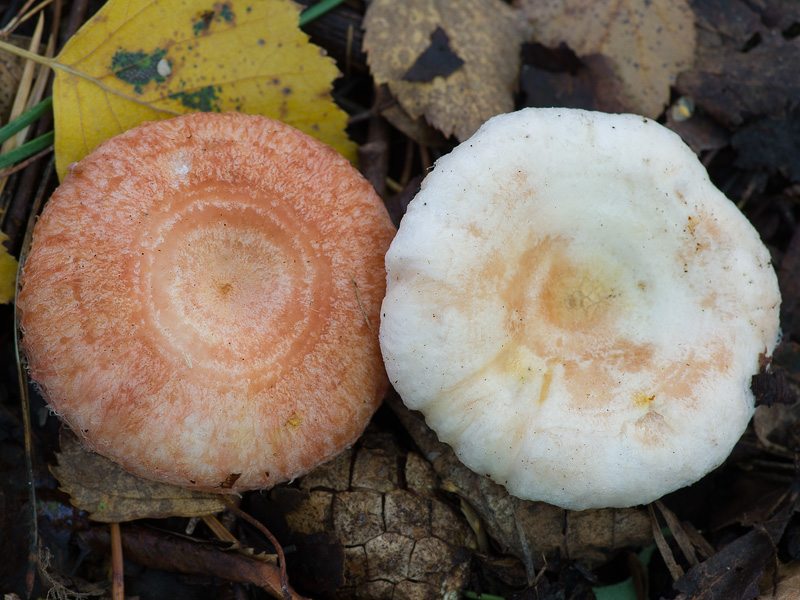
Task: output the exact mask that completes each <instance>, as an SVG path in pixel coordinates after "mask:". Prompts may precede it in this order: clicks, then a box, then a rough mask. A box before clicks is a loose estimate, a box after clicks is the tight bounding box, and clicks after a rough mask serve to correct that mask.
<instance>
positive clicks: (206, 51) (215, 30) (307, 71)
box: [53, 0, 355, 179]
mask: <svg viewBox="0 0 800 600" xmlns="http://www.w3.org/2000/svg"><path fill="white" fill-rule="evenodd" d="M298 18H299V10H298V8H297V6H296V5H295V4H294V3H293V2H290V1H289V0H264V1H260V2H250V3H248V2H243V1H241V0H227V1H225V2H212V1H211V0H202V1H199V2H183V1H182V0H147V1H143V2H137V3H135V4H133V5H132V4H131V3H130V2H129V1H128V0H111V1H110V2H108V3H107V4H105V5H104V6H103V8H101V9H100V11H98V13H97V14H96V15H95V16H94V17H93V18H92V19H91V20H89V21H88V22H87V23H86V24H85V25H84V26H83V27H82V28H81V29H80V31H78V33H77V34H75V35H74V36H73V37H72V38H71V39H70V40H69V42H68V43H67V44H66V45H65V47H64V50H63V51H62V52H61V54H59V56H58V62H59V63H61V64H62V65H64V66H66V67H68V68H69V69H71V71H69V72H67V71H64V70H63V69H57V71H56V80H55V84H54V86H53V97H54V109H53V110H54V116H55V123H56V127H55V129H56V144H55V150H56V166H57V170H58V174H59V177H60V178H62V179H63V177H64V174H65V173H66V169H67V166H68V165H69V164H70V163H73V162H76V161H78V160H80V159H81V158H83V157H84V156H85V155H86V154H87V153H88V152H90V151H91V150H92V149H93V148H94V147H95V146H96V145H97V144H99V143H100V142H102V141H103V140H106V139H108V138H110V137H112V136H114V135H117V134H119V133H122V132H123V131H126V130H128V129H131V128H132V127H135V126H137V125H139V124H141V123H142V122H144V121H154V120H157V119H162V118H165V117H170V116H174V115H178V114H184V113H189V112H196V111H215V112H224V111H231V110H235V111H238V112H244V113H250V114H261V115H265V116H268V117H271V118H274V119H278V120H280V121H283V122H285V123H288V124H290V125H293V126H295V127H297V128H298V129H300V130H302V131H305V132H306V133H308V134H310V135H313V136H314V137H316V138H317V139H319V140H321V141H323V142H325V143H327V144H329V145H331V146H333V147H334V148H336V149H337V150H338V151H339V152H341V153H342V154H343V155H345V156H346V157H347V158H348V159H351V160H352V159H353V158H354V157H355V145H354V144H353V143H352V142H351V141H350V140H349V139H348V138H347V135H346V133H345V131H344V128H345V125H346V119H347V115H346V114H345V113H344V112H343V111H341V110H340V109H339V108H338V107H337V106H336V105H335V104H334V103H333V101H332V99H331V97H330V93H329V92H330V89H331V81H332V80H333V79H334V78H336V77H337V76H338V71H337V69H336V66H335V64H334V62H333V60H332V59H330V58H328V57H326V56H324V55H323V52H322V51H321V50H320V49H319V48H318V47H316V46H314V45H312V44H309V43H308V37H307V36H306V34H305V33H303V32H302V31H301V30H300V29H299V28H298V25H297V24H298ZM79 74H83V75H88V76H89V77H90V78H93V80H89V79H86V78H85V77H83V76H80V75H79Z"/></svg>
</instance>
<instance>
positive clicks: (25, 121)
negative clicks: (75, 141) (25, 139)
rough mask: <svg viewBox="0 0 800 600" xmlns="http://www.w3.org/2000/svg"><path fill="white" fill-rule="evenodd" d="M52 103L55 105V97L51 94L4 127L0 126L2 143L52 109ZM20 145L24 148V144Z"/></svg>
mask: <svg viewBox="0 0 800 600" xmlns="http://www.w3.org/2000/svg"><path fill="white" fill-rule="evenodd" d="M52 105H53V97H52V96H50V97H48V98H45V99H44V100H42V101H41V102H39V104H37V105H36V106H34V107H33V108H32V109H30V110H29V111H28V112H26V113H24V114H22V115H20V116H19V117H17V118H16V119H14V120H13V121H11V122H10V123H6V124H5V125H3V126H2V127H0V144H2V143H3V142H5V141H6V140H7V139H8V138H10V137H11V136H12V135H14V134H16V133H18V132H20V131H22V130H23V129H25V128H26V127H27V126H28V125H30V124H31V123H33V122H35V121H36V120H37V119H38V118H39V117H41V116H42V115H43V114H44V113H45V112H47V111H48V110H50V107H51V106H52ZM20 147H21V148H22V147H23V146H20Z"/></svg>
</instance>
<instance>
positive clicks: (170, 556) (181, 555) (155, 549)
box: [79, 525, 304, 600]
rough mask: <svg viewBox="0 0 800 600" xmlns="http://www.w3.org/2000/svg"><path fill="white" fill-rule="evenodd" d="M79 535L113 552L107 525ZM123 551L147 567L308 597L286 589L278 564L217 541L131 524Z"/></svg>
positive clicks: (126, 529)
mask: <svg viewBox="0 0 800 600" xmlns="http://www.w3.org/2000/svg"><path fill="white" fill-rule="evenodd" d="M79 535H80V538H81V540H82V542H83V543H84V544H85V545H87V546H89V547H99V548H101V549H102V551H103V552H106V553H108V552H109V548H110V545H111V540H110V537H109V535H108V533H107V532H106V530H105V529H99V528H92V529H89V530H87V531H82V532H81V533H80V534H79ZM122 551H123V554H124V556H125V559H126V560H127V561H131V562H134V563H137V564H140V565H144V566H147V567H153V568H156V569H162V570H164V571H172V572H177V573H185V574H189V575H205V576H207V577H216V578H218V579H221V580H225V581H240V582H242V583H251V584H253V585H257V586H259V587H260V588H262V589H264V590H266V591H267V592H269V593H270V594H272V595H273V596H275V597H276V598H283V599H286V598H287V597H288V598H290V599H296V600H304V597H303V596H301V595H300V594H298V593H297V592H295V591H294V590H293V589H292V588H291V586H287V588H286V592H287V593H288V596H287V595H285V594H284V593H283V589H282V586H281V581H280V570H279V568H278V567H277V565H274V564H270V563H268V562H264V561H262V560H258V559H257V558H251V557H249V556H243V555H242V554H239V553H237V552H228V551H226V550H223V549H222V548H219V547H218V546H216V545H213V544H209V543H201V542H198V541H195V540H190V539H185V538H181V537H177V536H175V535H170V534H167V533H164V532H161V531H154V530H152V529H148V528H145V527H141V526H137V525H129V526H125V527H123V528H122Z"/></svg>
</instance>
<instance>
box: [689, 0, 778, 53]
mask: <svg viewBox="0 0 800 600" xmlns="http://www.w3.org/2000/svg"><path fill="white" fill-rule="evenodd" d="M692 9H693V10H694V12H695V15H696V17H697V35H698V38H697V51H698V53H702V52H704V51H706V50H707V49H711V48H714V49H719V48H722V47H726V48H727V49H729V50H734V51H737V52H738V51H740V50H741V49H742V48H744V46H745V44H747V42H748V40H750V39H751V38H752V37H753V36H754V35H756V34H757V33H759V32H760V31H762V30H763V29H764V25H763V23H762V22H761V19H760V18H759V16H758V14H757V13H756V12H755V11H754V10H753V7H751V6H749V5H748V4H747V3H746V2H745V1H743V0H692Z"/></svg>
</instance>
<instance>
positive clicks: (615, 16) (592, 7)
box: [519, 0, 695, 118]
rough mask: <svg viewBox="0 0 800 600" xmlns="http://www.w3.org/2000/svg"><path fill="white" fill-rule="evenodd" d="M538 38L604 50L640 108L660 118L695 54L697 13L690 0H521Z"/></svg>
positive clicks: (581, 50)
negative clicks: (679, 79)
mask: <svg viewBox="0 0 800 600" xmlns="http://www.w3.org/2000/svg"><path fill="white" fill-rule="evenodd" d="M519 6H520V8H521V10H522V11H523V12H524V13H525V14H526V15H527V16H528V18H529V19H530V20H531V23H532V25H533V29H534V38H535V39H536V40H537V41H539V42H541V43H542V44H544V45H546V46H558V45H559V44H560V43H562V42H565V43H566V44H567V45H568V46H569V47H570V48H572V49H573V50H574V51H575V53H576V54H577V55H578V56H580V57H586V56H590V55H594V54H602V55H604V56H606V57H607V58H608V59H609V60H610V61H611V67H612V70H613V71H614V73H615V74H616V76H617V77H618V78H619V79H620V81H621V83H622V88H623V90H624V91H625V92H626V93H627V96H628V97H629V100H630V101H631V102H632V103H633V106H634V107H635V109H636V112H638V113H639V114H642V115H644V116H646V117H651V118H656V117H658V115H660V114H661V113H662V112H663V110H664V107H665V106H666V104H667V102H668V101H669V93H670V84H671V83H672V82H673V81H674V79H675V77H676V76H677V74H678V73H680V72H681V71H685V70H686V69H688V68H689V67H690V66H691V65H692V62H693V60H694V52H695V27H694V13H693V12H692V10H691V8H690V6H689V3H688V2H687V0H599V1H598V0H520V2H519Z"/></svg>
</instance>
